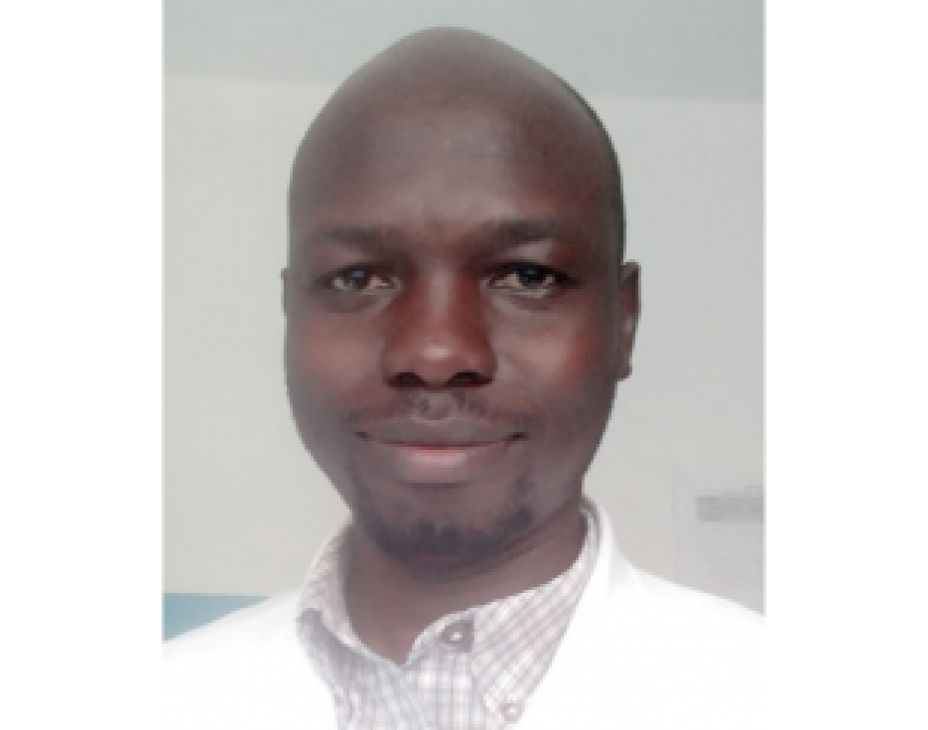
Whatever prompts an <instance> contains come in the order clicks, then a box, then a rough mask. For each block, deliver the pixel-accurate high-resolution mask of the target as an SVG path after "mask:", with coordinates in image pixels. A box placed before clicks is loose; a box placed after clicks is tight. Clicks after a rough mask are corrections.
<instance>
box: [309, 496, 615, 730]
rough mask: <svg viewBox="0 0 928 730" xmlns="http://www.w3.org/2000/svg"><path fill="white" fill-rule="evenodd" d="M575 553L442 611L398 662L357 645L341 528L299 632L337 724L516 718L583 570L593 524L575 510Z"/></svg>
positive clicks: (505, 721) (375, 727)
mask: <svg viewBox="0 0 928 730" xmlns="http://www.w3.org/2000/svg"><path fill="white" fill-rule="evenodd" d="M584 517H585V519H586V526H587V530H586V538H585V540H584V544H583V548H582V550H581V551H580V555H579V556H578V557H577V560H576V561H575V562H574V564H573V565H572V566H571V567H570V568H569V569H568V570H567V571H565V572H564V573H562V574H561V575H559V576H557V577H556V578H554V579H553V580H551V581H550V582H548V583H546V584H544V585H542V586H539V587H538V588H534V589H532V590H529V591H525V592H523V593H519V594H517V595H514V596H509V597H508V598H504V599H501V600H499V601H494V602H493V603H489V604H486V605H484V606H477V607H475V608H472V609H469V610H467V611H463V612H460V613H455V614H451V615H448V616H445V617H443V618H441V619H439V620H438V621H436V622H435V623H433V624H432V625H430V626H429V627H428V628H426V629H425V631H423V632H422V633H421V634H420V635H419V637H418V638H417V639H416V641H415V643H414V644H413V647H412V650H411V651H410V653H409V657H408V658H407V661H406V663H405V664H404V665H402V666H398V665H396V664H394V663H393V662H391V661H389V660H387V659H384V658H382V657H380V656H378V655H376V654H374V653H373V652H371V651H370V650H369V649H367V647H366V646H364V645H363V644H362V643H361V641H360V639H358V637H357V636H356V635H355V633H354V631H353V630H352V628H351V624H350V621H349V618H348V614H347V611H346V608H345V602H344V595H343V593H342V586H343V585H344V563H345V561H344V560H343V554H344V546H345V541H346V533H345V532H344V531H343V532H342V533H341V534H340V535H338V536H337V537H336V538H335V539H334V540H332V542H330V543H329V544H328V545H327V546H326V548H325V549H324V550H323V551H322V553H321V555H320V557H319V559H318V560H317V561H316V563H315V564H314V566H313V568H312V570H311V571H310V574H309V577H308V579H307V583H306V587H305V589H304V591H303V595H302V597H301V613H300V619H299V632H300V637H301V640H302V642H303V645H304V647H305V648H306V650H307V651H308V653H309V655H310V656H311V658H312V660H313V662H314V664H315V666H316V667H317V669H318V670H319V672H320V674H321V675H322V676H323V678H324V679H325V680H326V681H327V682H328V684H329V686H330V687H331V689H332V694H333V697H334V699H335V704H336V709H337V714H338V722H339V727H340V728H342V730H348V729H349V728H350V729H351V730H355V729H357V730H361V729H363V730H381V728H382V729H383V730H395V729H396V728H409V729H410V730H435V729H436V728H440V729H441V730H463V729H466V730H496V729H497V728H505V727H507V726H509V725H512V724H514V723H516V722H517V721H518V719H519V717H520V716H521V714H522V711H523V709H524V708H525V706H526V704H527V703H528V702H529V701H530V699H531V694H532V692H533V691H534V689H535V688H536V687H537V686H538V683H539V682H540V681H541V678H542V677H543V676H544V674H545V672H546V671H547V669H548V667H549V665H550V664H551V661H552V660H553V658H554V654H555V652H556V651H557V646H558V644H559V643H560V640H561V637H562V636H563V635H564V632H565V631H566V629H567V625H568V624H569V623H570V618H571V616H572V615H573V611H574V608H575V607H576V605H577V601H579V599H580V596H581V594H582V593H583V589H584V587H585V585H586V582H587V579H588V578H589V575H590V572H591V571H592V567H593V563H594V561H595V557H596V554H597V552H598V546H599V530H598V526H597V524H596V518H595V516H594V515H593V513H592V511H591V510H589V509H584Z"/></svg>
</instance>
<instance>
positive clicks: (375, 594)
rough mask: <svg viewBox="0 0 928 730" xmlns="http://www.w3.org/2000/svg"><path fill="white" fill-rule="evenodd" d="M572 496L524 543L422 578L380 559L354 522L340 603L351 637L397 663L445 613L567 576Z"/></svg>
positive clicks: (574, 540) (573, 552) (575, 540)
mask: <svg viewBox="0 0 928 730" xmlns="http://www.w3.org/2000/svg"><path fill="white" fill-rule="evenodd" d="M583 538H584V525H583V519H582V517H581V514H580V495H579V493H578V494H577V495H576V496H575V497H574V498H571V500H570V501H569V502H568V503H567V504H565V505H564V507H562V508H561V509H560V510H559V511H558V512H557V513H555V514H554V515H553V516H552V517H551V518H550V519H549V520H548V521H547V522H546V523H545V524H544V525H542V526H541V527H540V528H538V529H537V530H535V531H534V532H532V533H530V534H529V535H528V536H526V537H525V539H523V540H521V541H519V542H518V543H517V544H514V545H512V546H510V547H508V548H506V550H504V551H503V552H501V553H500V554H498V555H496V556H494V557H493V558H491V559H490V560H487V561H484V562H483V563H480V564H477V565H472V566H468V567H467V568H466V569H462V570H459V571H455V572H453V573H447V574H430V575H423V574H422V573H421V572H419V571H416V570H415V569H413V568H411V567H410V566H409V565H406V564H404V563H403V562H402V561H401V560H398V559H397V558H395V557H393V556H391V555H389V554H387V553H384V552H383V550H381V549H380V548H379V546H378V545H377V544H376V543H375V542H374V541H372V540H371V539H370V537H369V536H368V535H367V534H366V533H365V532H364V531H363V529H361V528H360V527H359V526H358V525H357V523H355V524H354V525H353V527H352V529H351V533H350V541H349V550H350V553H349V563H348V574H347V580H346V584H345V601H346V605H347V608H348V613H349V615H350V617H351V622H352V626H353V628H354V631H355V633H356V634H357V635H358V637H359V638H360V639H361V641H363V642H364V644H365V645H366V646H368V648H370V649H371V650H372V651H374V652H376V653H378V654H380V655H381V656H384V657H386V658H388V659H391V660H392V661H394V662H396V663H398V664H402V663H404V662H405V660H406V658H407V657H408V655H409V651H410V649H411V648H412V645H413V643H414V642H415V640H416V637H418V636H419V634H421V633H422V631H423V630H425V628H426V627H428V626H429V625H430V624H432V623H433V622H435V621H437V620H438V619H440V618H442V617H443V616H447V615H448V614H450V613H456V612H458V611H464V610H466V609H469V608H473V607H474V606H480V605H483V604H485V603H490V602H492V601H496V600H499V599H501V598H506V597H508V596H512V595H515V594H517V593H521V592H522V591H526V590H530V589H532V588H536V587H538V586H540V585H543V584H544V583H547V582H548V581H550V580H552V579H553V578H555V577H556V576H558V575H560V574H561V573H563V572H564V571H565V570H567V569H568V568H569V567H570V566H571V565H572V564H573V562H574V561H575V560H576V559H577V556H578V555H579V553H580V550H581V548H582V546H583Z"/></svg>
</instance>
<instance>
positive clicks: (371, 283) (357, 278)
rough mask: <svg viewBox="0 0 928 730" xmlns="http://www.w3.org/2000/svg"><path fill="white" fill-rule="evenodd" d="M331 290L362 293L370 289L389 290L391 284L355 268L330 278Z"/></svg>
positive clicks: (377, 275) (364, 269) (370, 272)
mask: <svg viewBox="0 0 928 730" xmlns="http://www.w3.org/2000/svg"><path fill="white" fill-rule="evenodd" d="M331 285H332V288H333V289H336V290H337V291H342V292H362V291H370V290H372V289H389V288H390V287H391V286H392V283H391V282H390V281H389V280H387V279H385V278H384V277H383V276H380V275H379V274H376V273H374V272H373V271H371V270H370V269H367V268H364V267H361V266H357V267H354V268H351V269H347V270H346V271H343V272H342V273H340V274H338V275H336V276H334V277H332V280H331Z"/></svg>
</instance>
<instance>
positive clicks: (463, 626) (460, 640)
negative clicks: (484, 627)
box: [441, 621, 474, 649]
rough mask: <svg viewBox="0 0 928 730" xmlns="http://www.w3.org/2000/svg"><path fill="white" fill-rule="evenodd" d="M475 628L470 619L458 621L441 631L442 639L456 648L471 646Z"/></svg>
mask: <svg viewBox="0 0 928 730" xmlns="http://www.w3.org/2000/svg"><path fill="white" fill-rule="evenodd" d="M473 633H474V629H473V626H472V625H471V622H470V621H458V622H456V623H453V624H450V625H449V626H446V627H445V630H444V631H442V632H441V638H442V641H444V642H445V643H446V644H448V645H449V646H453V647H455V648H456V649H460V648H464V647H468V646H470V643H471V637H472V636H473Z"/></svg>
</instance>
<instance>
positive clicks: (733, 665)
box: [163, 507, 764, 730]
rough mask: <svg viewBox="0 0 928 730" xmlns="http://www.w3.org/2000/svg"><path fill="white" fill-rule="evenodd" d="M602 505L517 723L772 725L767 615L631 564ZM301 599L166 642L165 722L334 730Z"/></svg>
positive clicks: (651, 728)
mask: <svg viewBox="0 0 928 730" xmlns="http://www.w3.org/2000/svg"><path fill="white" fill-rule="evenodd" d="M594 508H595V509H596V512H597V519H598V521H599V525H600V535H601V541H600V551H599V555H598V556H597V558H596V563H595V565H594V567H593V572H592V574H591V576H590V581H589V584H588V585H587V587H586V590H585V591H584V594H583V596H582V598H581V599H580V602H579V604H578V605H577V609H576V613H575V614H574V617H573V619H572V620H571V624H570V626H569V627H568V629H567V632H566V634H565V635H564V638H563V639H562V641H561V644H560V646H559V647H558V651H557V655H556V656H555V659H554V662H553V663H552V665H551V667H550V668H549V670H548V672H547V674H546V675H545V677H544V678H543V679H542V681H541V683H540V684H539V686H538V687H537V689H536V690H535V692H534V693H533V694H532V696H531V697H530V698H529V700H528V702H527V703H526V706H525V709H524V713H523V715H522V717H521V718H520V719H519V720H518V722H517V723H516V725H515V727H516V728H518V729H519V730H539V729H545V730H547V729H549V728H550V729H556V730H563V729H570V730H589V729H595V728H621V729H623V730H658V729H660V730H666V729H668V728H680V729H686V730H698V729H701V728H706V730H709V729H711V730H753V729H755V728H761V727H764V723H763V721H762V718H763V715H764V711H763V706H762V705H763V703H762V695H763V687H762V664H763V657H762V655H763V646H762V644H763V628H762V621H761V619H760V618H759V617H758V616H757V615H756V614H753V613H751V612H750V611H747V610H746V609H743V608H741V607H740V606H736V605H735V604H733V603H729V602H727V601H723V600H721V599H718V598H715V597H711V596H707V595H704V594H701V593H697V592H695V591H691V590H688V589H684V588H680V587H678V586H674V585H672V584H670V583H667V582H665V581H663V580H661V579H658V578H656V577H654V576H651V575H649V574H647V573H645V572H643V571H640V570H638V569H636V568H634V567H633V566H632V565H630V564H629V562H628V561H627V560H626V559H625V558H624V557H623V556H622V555H621V553H620V552H619V550H618V548H617V546H616V544H615V540H614V538H613V534H612V529H611V526H610V524H609V520H608V517H607V515H606V514H605V512H604V511H603V510H602V509H600V508H598V507H594ZM298 602H299V594H298V592H294V593H290V594H286V595H282V596H279V597H277V598H273V599H270V600H269V601H266V602H264V603H262V604H260V605H258V606H253V607H251V608H247V609H244V610H241V611H237V612H235V613H233V614H231V615H229V616H227V617H225V618H223V619H220V620H219V621H217V622H215V623H213V624H210V625H208V626H206V627H204V628H201V629H197V630H195V631H193V632H190V633H189V634H185V635H183V636H180V637H178V638H177V639H174V640H173V641H170V642H168V643H167V644H166V645H165V653H164V664H163V667H164V692H165V697H164V700H165V701H164V705H163V709H164V714H165V725H164V726H165V727H166V728H170V729H171V730H178V729H180V728H185V729H186V728H190V729H191V730H193V729H195V730H208V729H210V728H221V729H222V730H245V728H248V729H249V730H259V729H261V730H277V729H278V728H279V729H281V730H282V729H283V728H300V729H306V730H310V729H312V730H327V729H328V728H331V729H332V730H336V728H337V722H336V716H335V708H334V704H333V700H332V694H331V692H330V690H329V688H328V686H327V685H326V683H325V682H324V681H323V679H322V678H321V677H320V676H319V675H318V674H317V673H316V671H315V670H314V668H313V666H312V663H311V661H310V659H309V657H308V655H307V654H306V652H305V650H304V649H303V647H302V645H301V644H300V641H299V640H298V638H297V635H296V628H295V620H296V616H297V611H298Z"/></svg>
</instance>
